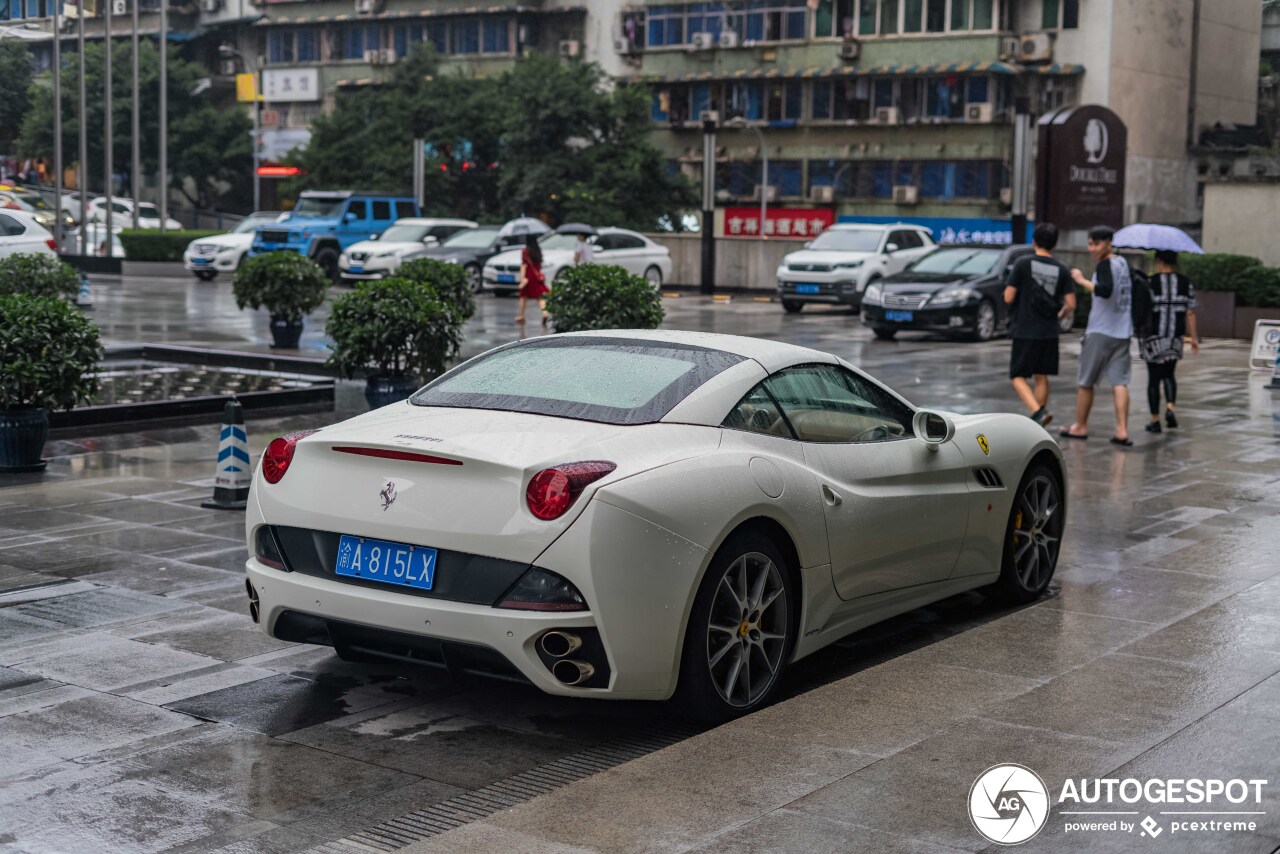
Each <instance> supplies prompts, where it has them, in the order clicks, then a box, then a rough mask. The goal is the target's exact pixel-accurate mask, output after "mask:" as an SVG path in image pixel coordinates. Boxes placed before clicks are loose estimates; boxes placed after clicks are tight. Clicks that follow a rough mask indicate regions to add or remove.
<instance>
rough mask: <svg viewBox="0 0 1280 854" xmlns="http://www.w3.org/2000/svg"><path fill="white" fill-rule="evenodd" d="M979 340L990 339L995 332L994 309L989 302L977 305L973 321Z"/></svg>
mask: <svg viewBox="0 0 1280 854" xmlns="http://www.w3.org/2000/svg"><path fill="white" fill-rule="evenodd" d="M975 326H976V331H977V333H978V338H979V340H982V341H990V340H991V339H992V338H994V337H995V334H996V310H995V308H994V307H993V306H992V305H991V303H989V302H983V303H981V304H980V305H979V306H978V317H977V319H976V321H975Z"/></svg>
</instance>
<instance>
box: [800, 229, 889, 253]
mask: <svg viewBox="0 0 1280 854" xmlns="http://www.w3.org/2000/svg"><path fill="white" fill-rule="evenodd" d="M882 233H883V232H880V231H873V230H871V229H866V228H857V229H854V228H831V229H828V230H826V231H824V232H822V234H819V235H818V236H817V237H815V238H814V240H813V243H811V244H809V248H810V249H823V250H826V251H827V252H875V251H876V250H877V249H879V248H880V235H881V234H882Z"/></svg>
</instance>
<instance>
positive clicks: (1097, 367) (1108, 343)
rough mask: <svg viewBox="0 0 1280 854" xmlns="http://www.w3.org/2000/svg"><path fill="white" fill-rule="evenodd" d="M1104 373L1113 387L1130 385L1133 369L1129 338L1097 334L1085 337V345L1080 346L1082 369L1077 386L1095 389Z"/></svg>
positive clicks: (1077, 376) (1092, 333) (1077, 379)
mask: <svg viewBox="0 0 1280 854" xmlns="http://www.w3.org/2000/svg"><path fill="white" fill-rule="evenodd" d="M1103 372H1105V373H1106V376H1107V382H1108V383H1109V384H1110V385H1112V386H1119V385H1125V386H1127V385H1128V384H1129V375H1130V373H1131V367H1130V364H1129V339H1128V338H1112V337H1110V336H1109V335H1099V334H1098V333H1096V332H1090V333H1089V334H1087V335H1085V336H1084V343H1083V344H1082V345H1081V346H1080V368H1079V371H1078V373H1077V374H1076V385H1078V386H1080V387H1081V388H1093V387H1094V386H1095V385H1097V384H1098V380H1100V379H1102V375H1103Z"/></svg>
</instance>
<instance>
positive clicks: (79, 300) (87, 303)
mask: <svg viewBox="0 0 1280 854" xmlns="http://www.w3.org/2000/svg"><path fill="white" fill-rule="evenodd" d="M76 305H78V306H80V307H81V308H93V288H91V287H89V277H88V276H87V275H85V274H83V273H81V274H80V290H79V291H78V292H77V293H76Z"/></svg>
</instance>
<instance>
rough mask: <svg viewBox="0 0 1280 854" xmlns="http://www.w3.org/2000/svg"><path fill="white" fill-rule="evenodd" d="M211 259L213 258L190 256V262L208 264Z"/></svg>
mask: <svg viewBox="0 0 1280 854" xmlns="http://www.w3.org/2000/svg"><path fill="white" fill-rule="evenodd" d="M212 260H213V259H212V258H192V259H191V263H192V264H208V263H209V262H210V261H212Z"/></svg>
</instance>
